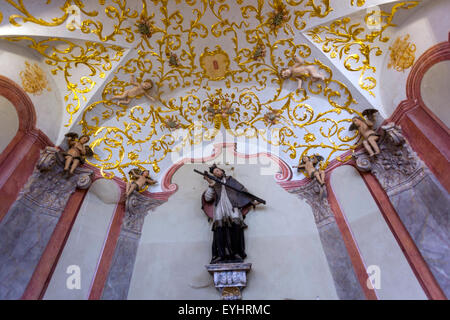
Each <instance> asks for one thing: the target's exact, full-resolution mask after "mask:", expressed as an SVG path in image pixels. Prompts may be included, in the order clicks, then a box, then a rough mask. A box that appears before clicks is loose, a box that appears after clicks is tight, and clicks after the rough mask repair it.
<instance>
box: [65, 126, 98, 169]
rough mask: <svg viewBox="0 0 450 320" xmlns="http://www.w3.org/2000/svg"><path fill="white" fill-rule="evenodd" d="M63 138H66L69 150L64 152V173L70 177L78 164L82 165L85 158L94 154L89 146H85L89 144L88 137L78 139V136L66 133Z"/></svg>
mask: <svg viewBox="0 0 450 320" xmlns="http://www.w3.org/2000/svg"><path fill="white" fill-rule="evenodd" d="M65 136H66V137H67V143H68V145H69V150H67V152H64V157H65V159H66V162H65V164H64V171H65V173H68V174H70V175H72V174H73V173H74V171H75V169H76V168H77V167H78V166H79V165H80V163H81V164H83V163H84V161H85V157H86V156H87V157H92V156H93V154H94V153H93V151H92V149H91V148H90V147H89V146H85V144H86V143H88V142H89V136H87V135H82V136H81V137H80V138H78V134H77V133H75V132H68V133H66V135H65Z"/></svg>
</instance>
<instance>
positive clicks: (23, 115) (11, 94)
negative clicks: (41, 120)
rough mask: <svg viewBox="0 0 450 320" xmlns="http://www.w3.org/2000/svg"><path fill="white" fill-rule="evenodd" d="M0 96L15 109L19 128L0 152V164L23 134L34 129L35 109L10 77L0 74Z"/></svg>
mask: <svg viewBox="0 0 450 320" xmlns="http://www.w3.org/2000/svg"><path fill="white" fill-rule="evenodd" d="M0 96H3V97H5V98H6V99H8V100H9V101H10V102H11V103H12V105H13V106H14V108H15V109H16V111H17V117H18V118H19V129H18V131H17V133H16V135H15V136H14V138H13V139H12V140H11V141H10V143H9V144H8V146H7V147H6V148H5V149H4V150H3V152H2V153H1V154H0V165H1V164H2V163H3V162H4V161H5V160H6V158H8V155H9V154H10V153H11V152H12V151H13V149H14V148H15V147H16V146H17V145H18V144H19V143H20V141H21V140H22V138H23V137H24V135H25V134H27V133H30V132H31V131H35V129H36V111H35V108H34V105H33V102H31V99H30V97H28V95H27V94H26V93H25V91H23V90H22V88H21V87H20V86H19V85H18V84H17V83H15V82H14V81H12V80H11V79H9V78H7V77H4V76H1V75H0Z"/></svg>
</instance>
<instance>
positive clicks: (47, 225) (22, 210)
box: [0, 147, 92, 299]
mask: <svg viewBox="0 0 450 320" xmlns="http://www.w3.org/2000/svg"><path fill="white" fill-rule="evenodd" d="M63 161H64V158H63V156H62V155H61V153H60V152H59V151H58V149H56V148H52V147H46V148H45V149H44V150H42V151H41V155H40V158H39V160H38V162H37V165H36V167H35V169H34V171H33V174H32V175H31V176H30V178H29V179H28V181H27V183H26V184H25V186H24V187H23V189H22V190H21V191H20V194H19V197H18V199H17V200H16V201H15V202H14V204H13V205H12V206H11V208H10V209H9V211H8V212H7V214H6V216H5V217H4V218H3V220H2V222H1V223H0V299H20V298H21V296H22V294H23V293H24V291H25V289H26V287H27V285H28V282H29V281H30V279H31V277H32V275H33V272H34V269H35V268H36V266H37V264H38V262H39V260H40V258H41V255H42V253H43V252H44V250H45V247H46V246H47V243H48V241H49V239H50V237H51V235H52V233H53V230H54V229H55V227H56V224H57V222H58V220H59V218H60V216H61V213H62V212H63V211H64V208H65V207H66V204H67V201H68V200H69V198H70V196H71V195H72V193H73V192H74V191H75V188H76V187H78V188H83V189H85V188H88V187H89V186H90V183H91V179H90V176H91V175H92V171H91V170H88V169H83V168H77V169H76V170H75V172H74V175H72V176H71V177H65V176H64V174H63Z"/></svg>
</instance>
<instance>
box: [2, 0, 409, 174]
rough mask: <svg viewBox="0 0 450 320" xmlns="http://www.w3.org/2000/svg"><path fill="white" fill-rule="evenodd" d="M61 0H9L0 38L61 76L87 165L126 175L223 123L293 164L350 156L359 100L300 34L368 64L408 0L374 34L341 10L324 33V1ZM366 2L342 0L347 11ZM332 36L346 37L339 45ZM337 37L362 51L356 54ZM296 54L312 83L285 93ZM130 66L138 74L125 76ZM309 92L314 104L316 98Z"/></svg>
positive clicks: (329, 9) (210, 134)
mask: <svg viewBox="0 0 450 320" xmlns="http://www.w3.org/2000/svg"><path fill="white" fill-rule="evenodd" d="M61 3H62V5H61V4H56V3H54V2H46V3H43V4H42V6H43V7H44V8H43V9H46V8H48V9H52V10H48V11H49V12H52V13H54V17H45V18H44V17H40V15H39V12H34V11H35V9H34V8H35V7H34V6H32V5H30V4H29V2H26V1H22V0H15V1H14V0H6V5H7V6H8V10H9V11H8V17H6V16H5V12H3V13H2V14H3V16H4V18H5V19H3V24H4V23H8V22H9V24H10V25H11V26H12V27H13V28H17V30H18V32H16V33H14V34H11V35H2V36H1V37H0V38H1V39H5V40H7V41H12V42H18V43H20V44H21V45H23V46H27V47H28V48H30V49H32V50H33V51H34V52H35V53H37V54H38V55H40V56H41V57H42V59H43V61H44V63H46V64H47V65H48V66H49V67H50V70H51V73H52V75H53V76H55V77H58V81H59V79H61V80H63V81H64V82H65V89H66V92H65V93H64V96H63V98H64V104H65V112H66V117H65V119H66V120H65V121H66V123H65V126H66V127H67V128H66V129H65V132H63V133H66V132H69V131H70V132H79V133H80V134H85V135H88V136H89V137H90V138H91V140H90V141H89V146H90V147H91V148H92V150H93V152H94V155H93V157H92V158H90V159H86V162H88V163H89V164H91V165H93V166H95V167H97V168H99V169H100V171H101V173H102V175H103V176H104V177H105V178H112V177H114V176H116V175H118V176H121V177H122V178H123V179H124V180H129V177H128V175H127V172H128V171H129V170H130V169H131V168H135V167H139V168H151V169H152V170H153V171H154V172H155V173H158V172H159V171H160V167H159V164H160V163H161V162H162V161H163V160H164V159H167V157H168V156H169V155H170V154H171V153H172V152H175V151H177V150H179V149H180V148H181V147H183V146H186V145H193V144H200V143H202V142H204V141H211V140H212V139H214V138H215V137H217V136H218V135H219V133H225V132H226V133H227V134H230V135H232V136H235V137H243V138H247V139H255V140H256V139H258V140H259V141H264V142H265V143H267V144H268V145H270V146H276V147H279V148H280V150H281V152H283V154H286V155H287V157H288V158H290V159H292V161H293V164H294V163H299V161H300V159H301V158H302V157H303V156H304V155H308V154H316V153H317V154H321V155H322V156H323V157H324V160H323V169H324V168H325V167H326V166H327V165H328V163H329V162H330V161H331V160H332V159H334V158H336V156H338V157H337V159H338V160H339V161H346V160H348V157H347V159H341V158H340V157H339V155H340V154H342V153H344V152H346V151H348V150H352V149H354V148H355V146H354V144H353V143H352V141H353V140H355V139H356V138H357V134H356V133H355V132H348V130H347V129H348V126H349V124H350V122H351V119H352V118H353V117H354V116H355V115H358V116H361V114H360V112H359V111H358V110H360V108H359V107H358V106H357V103H358V101H357V100H356V99H355V97H354V94H353V93H352V92H351V89H350V88H351V86H350V85H349V82H348V81H346V80H338V79H337V78H336V76H335V74H336V68H335V67H334V66H333V64H332V63H330V62H329V61H327V60H326V59H323V58H319V57H317V56H314V54H313V53H312V52H313V51H312V49H311V47H310V42H309V41H308V40H307V37H306V34H307V33H308V32H313V31H315V30H317V31H318V32H317V35H318V36H320V38H321V39H322V40H323V41H327V42H328V45H327V46H326V47H327V48H330V51H336V55H338V54H339V52H341V55H342V59H344V62H345V65H346V67H348V68H350V69H351V70H355V71H357V72H360V73H364V72H366V73H367V72H369V71H371V70H373V69H372V66H373V64H372V59H371V57H372V56H373V54H374V53H377V43H376V41H381V40H384V39H385V38H386V36H385V35H384V34H383V32H384V30H385V29H386V28H388V27H390V26H393V24H392V23H391V20H392V18H393V16H394V14H395V11H398V10H400V9H409V8H413V7H414V6H415V4H416V3H417V2H416V1H403V2H399V3H395V4H394V5H393V9H392V10H391V11H390V12H382V17H383V24H382V28H381V30H378V31H376V32H375V31H367V30H366V31H367V32H362V31H361V32H360V28H361V26H353V24H354V23H353V21H352V22H350V21H349V22H346V23H345V21H347V20H342V19H344V18H340V19H341V20H342V21H344V22H342V23H341V24H339V25H337V24H335V25H336V27H335V29H333V30H332V29H330V28H329V24H328V22H327V23H326V24H321V21H320V19H326V21H333V18H332V15H333V14H334V12H335V10H334V8H333V5H334V3H333V2H332V1H329V0H285V1H281V0H272V1H271V0H257V1H252V2H247V1H242V0H236V1H224V0H219V1H209V0H205V1H200V0H189V1H182V0H180V1H169V0H109V1H104V0H98V1H82V0H65V1H61ZM365 4H366V1H359V0H358V1H354V0H346V7H347V8H350V9H349V12H356V11H357V10H360V9H361V8H360V7H361V6H363V5H365ZM73 6H76V7H77V8H79V13H80V19H79V20H80V21H79V26H78V25H77V28H74V29H73V30H72V29H71V30H68V29H67V28H66V26H65V23H67V21H69V20H70V19H69V18H70V15H71V14H72V11H71V10H69V9H70V8H73ZM352 7H353V8H352ZM2 11H3V10H2ZM9 12H12V13H9ZM77 12H78V11H77ZM324 21H325V20H324ZM3 24H2V25H3ZM33 24H34V25H39V26H40V27H42V28H48V34H63V35H64V37H57V36H53V37H48V36H42V37H36V36H31V35H27V31H26V27H29V26H33ZM317 28H322V29H320V30H319V29H317ZM327 28H328V29H327ZM54 31H55V32H54ZM59 32H61V33H59ZM374 32H375V33H374ZM325 33H327V34H325ZM17 34H21V35H19V36H18V35H17ZM339 34H343V35H345V36H344V38H345V39H353V40H354V41H353V40H352V41H350V40H348V41H347V42H346V41H344V42H340V37H339V36H338V35H339ZM314 39H316V38H314ZM321 44H322V45H323V43H321ZM334 44H336V45H337V47H336V48H335V49H334V47H333V45H334ZM338 44H339V45H338ZM341 45H342V46H348V47H352V48H353V47H355V48H356V50H359V53H358V54H357V55H358V58H357V57H356V56H354V55H353V54H350V52H349V51H348V50H347V49H345V48H341ZM293 57H298V58H301V59H303V60H304V63H305V65H304V67H308V68H310V70H315V71H317V74H320V75H321V76H320V79H319V80H320V81H318V78H314V77H312V76H305V77H302V90H297V91H295V90H289V89H288V87H289V86H290V85H292V83H291V81H285V80H283V78H282V77H281V76H280V70H281V69H283V68H285V67H289V66H290V65H291V66H292V65H293V61H292V60H293ZM132 75H133V76H134V77H135V81H131V82H130V80H129V79H130V78H131V76H132ZM361 77H362V78H361V79H362V81H363V86H364V88H366V89H367V90H369V91H370V90H372V89H371V88H373V87H374V86H375V83H374V82H372V81H371V78H370V76H369V77H366V76H365V75H361ZM148 79H151V81H152V83H153V88H151V89H148V91H149V92H146V93H148V94H149V96H151V97H152V98H153V99H150V98H149V97H147V96H145V95H144V94H138V95H131V96H133V98H132V101H131V99H130V102H129V104H127V103H124V102H128V95H127V98H124V99H122V100H121V99H114V97H116V98H117V97H122V96H124V95H125V93H126V92H127V91H129V90H131V89H132V85H133V83H135V84H142V85H144V84H145V80H148ZM372 86H373V87H372ZM218 87H219V88H220V90H221V91H220V92H218V91H216V90H219V89H218ZM130 88H131V89H130ZM150 91H151V93H150ZM314 98H318V99H319V98H320V99H322V100H323V103H321V104H320V106H319V105H317V102H313V99H314ZM226 99H228V103H225V101H226ZM216 100H217V101H218V102H219V105H217V106H215V105H214V102H215V101H216ZM211 108H212V109H214V111H212V109H211ZM156 179H157V177H156Z"/></svg>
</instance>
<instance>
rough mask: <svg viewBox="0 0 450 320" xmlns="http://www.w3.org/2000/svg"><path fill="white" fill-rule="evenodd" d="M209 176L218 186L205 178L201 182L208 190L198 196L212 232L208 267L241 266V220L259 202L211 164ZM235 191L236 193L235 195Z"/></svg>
mask: <svg viewBox="0 0 450 320" xmlns="http://www.w3.org/2000/svg"><path fill="white" fill-rule="evenodd" d="M209 172H210V173H211V174H212V175H213V177H215V178H216V179H218V180H220V181H221V182H222V183H224V184H226V185H227V186H230V187H226V186H225V185H223V184H222V183H218V182H216V181H214V180H213V179H211V178H209V177H208V176H204V179H205V180H206V181H207V182H208V184H209V187H208V189H207V190H206V191H205V192H204V193H203V195H202V209H203V210H204V211H205V213H206V215H207V216H208V217H209V218H210V219H212V221H213V227H212V231H213V232H214V236H213V243H212V259H211V263H230V262H242V261H243V260H244V258H245V257H246V256H247V254H246V253H245V241H244V229H245V228H247V225H246V224H245V223H244V218H245V215H246V214H247V212H248V211H249V209H250V207H252V206H253V207H254V206H255V205H257V204H259V203H260V202H261V201H264V200H262V199H260V200H261V201H258V200H255V198H256V197H254V196H253V197H252V195H251V194H249V193H248V192H247V189H246V188H245V187H244V186H243V185H242V184H241V183H240V182H239V181H237V180H236V179H234V178H233V177H230V176H227V175H226V174H225V171H224V170H223V169H221V168H219V167H217V166H216V165H215V164H214V165H213V166H212V167H210V168H209ZM238 190H239V191H238Z"/></svg>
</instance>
